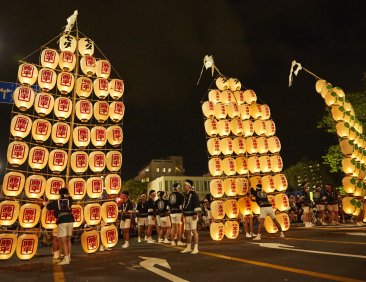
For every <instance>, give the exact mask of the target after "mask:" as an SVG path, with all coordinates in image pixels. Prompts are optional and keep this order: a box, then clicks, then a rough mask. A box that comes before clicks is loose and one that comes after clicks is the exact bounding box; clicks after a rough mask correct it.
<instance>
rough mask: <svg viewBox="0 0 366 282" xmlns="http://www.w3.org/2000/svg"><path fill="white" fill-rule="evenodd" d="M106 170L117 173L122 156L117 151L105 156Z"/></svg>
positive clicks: (120, 165)
mask: <svg viewBox="0 0 366 282" xmlns="http://www.w3.org/2000/svg"><path fill="white" fill-rule="evenodd" d="M106 165H107V169H108V170H109V171H111V172H117V171H119V170H120V169H121V167H122V154H121V153H120V152H118V151H109V152H108V153H107V155H106Z"/></svg>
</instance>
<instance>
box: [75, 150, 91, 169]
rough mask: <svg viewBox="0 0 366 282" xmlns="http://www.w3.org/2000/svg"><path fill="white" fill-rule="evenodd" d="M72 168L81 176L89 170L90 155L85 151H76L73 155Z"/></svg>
mask: <svg viewBox="0 0 366 282" xmlns="http://www.w3.org/2000/svg"><path fill="white" fill-rule="evenodd" d="M71 168H72V170H73V171H74V172H75V173H77V174H79V173H84V172H85V171H87V169H88V154H87V153H85V152H83V151H76V152H74V153H72V154H71Z"/></svg>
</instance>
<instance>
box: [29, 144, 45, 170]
mask: <svg viewBox="0 0 366 282" xmlns="http://www.w3.org/2000/svg"><path fill="white" fill-rule="evenodd" d="M48 155H49V152H48V150H47V149H46V148H44V147H40V146H35V147H33V148H31V149H30V151H29V158H28V164H29V166H30V167H31V168H32V170H36V171H37V170H41V169H44V168H45V166H46V165H47V161H48Z"/></svg>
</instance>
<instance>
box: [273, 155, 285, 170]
mask: <svg viewBox="0 0 366 282" xmlns="http://www.w3.org/2000/svg"><path fill="white" fill-rule="evenodd" d="M271 168H272V171H273V172H280V171H282V168H283V162H282V158H281V157H280V156H279V155H274V156H272V157H271Z"/></svg>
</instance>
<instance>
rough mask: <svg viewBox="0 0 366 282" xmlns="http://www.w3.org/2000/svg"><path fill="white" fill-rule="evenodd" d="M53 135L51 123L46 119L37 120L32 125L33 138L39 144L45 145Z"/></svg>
mask: <svg viewBox="0 0 366 282" xmlns="http://www.w3.org/2000/svg"><path fill="white" fill-rule="evenodd" d="M50 135H51V123H50V122H49V121H48V120H45V119H36V120H35V121H34V122H33V125H32V137H33V139H34V140H35V141H36V142H37V143H43V142H44V141H46V140H47V139H48V138H49V137H50Z"/></svg>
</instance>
